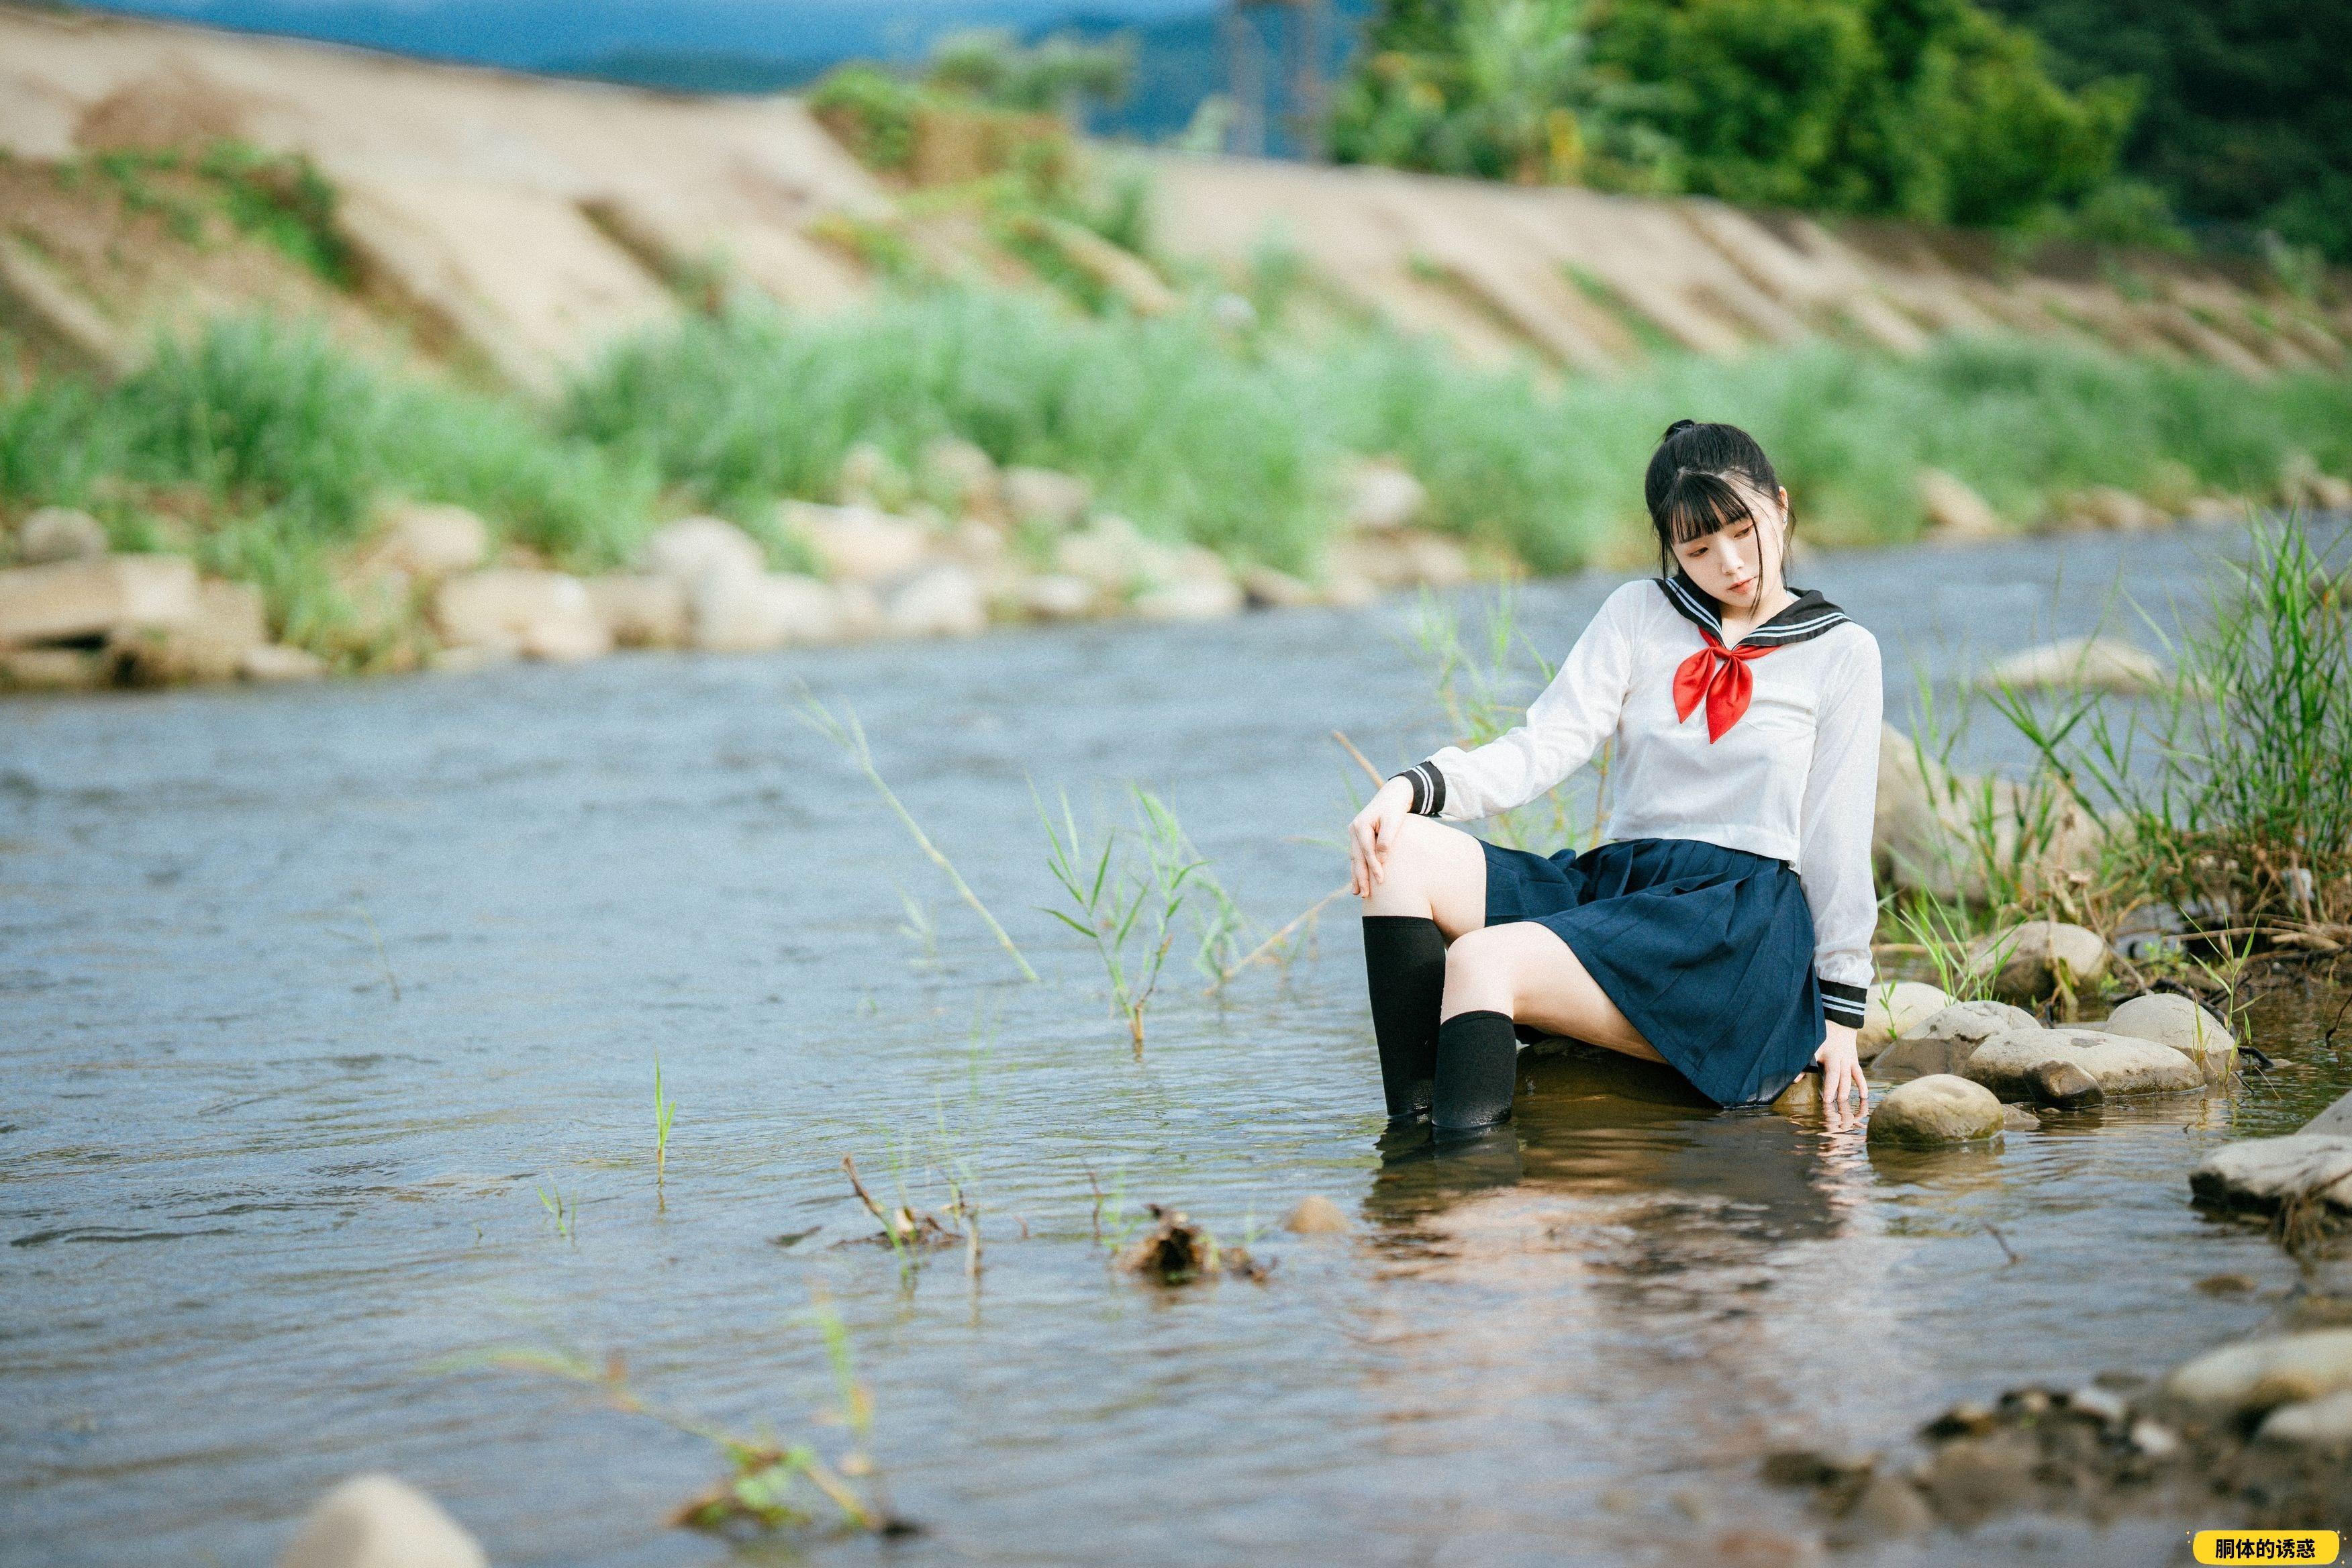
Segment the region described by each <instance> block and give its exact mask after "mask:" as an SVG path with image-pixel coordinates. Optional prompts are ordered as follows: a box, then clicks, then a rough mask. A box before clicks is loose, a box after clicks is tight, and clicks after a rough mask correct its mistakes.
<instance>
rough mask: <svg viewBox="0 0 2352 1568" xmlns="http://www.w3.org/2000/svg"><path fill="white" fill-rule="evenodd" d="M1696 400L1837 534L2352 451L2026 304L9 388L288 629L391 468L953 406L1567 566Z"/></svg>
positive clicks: (1220, 512) (685, 470)
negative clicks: (1838, 332) (583, 368)
mask: <svg viewBox="0 0 2352 1568" xmlns="http://www.w3.org/2000/svg"><path fill="white" fill-rule="evenodd" d="M1685 416H1687V417H1693V418H1715V419H1727V420H1731V421H1734V422H1736V423H1738V424H1741V425H1744V426H1748V428H1749V429H1750V430H1752V431H1753V432H1754V433H1755V434H1756V435H1757V437H1759V439H1760V440H1761V441H1762V442H1763V444H1764V446H1765V448H1766V449H1767V450H1768V451H1769V452H1770V453H1771V454H1772V455H1773V458H1774V459H1775V461H1776V462H1777V464H1778V465H1779V467H1780V472H1781V474H1782V477H1783V478H1784V479H1785V480H1786V481H1787V483H1788V485H1789V488H1790V491H1791V492H1792V494H1793V496H1794V498H1795V503H1796V510H1797V515H1798V518H1799V521H1800V526H1801V529H1802V530H1804V531H1806V532H1807V533H1808V534H1809V535H1810V536H1811V537H1812V538H1814V539H1816V540H1818V541H1822V542H1899V541H1903V540H1906V539H1909V538H1912V537H1914V536H1915V535H1916V533H1917V532H1918V531H1919V530H1920V528H1921V527H1922V526H1923V521H1924V520H1923V518H1922V516H1921V512H1920V507H1919V502H1918V500H1917V497H1916V490H1915V486H1916V475H1917V472H1918V470H1919V469H1920V468H1923V467H1927V466H1934V467H1937V468H1945V469H1947V470H1948V471H1950V472H1952V473H1954V474H1957V475H1958V477H1960V478H1961V479H1965V480H1966V481H1968V482H1969V484H1971V485H1973V486H1975V487H1976V488H1977V489H1979V491H1981V492H1982V493H1983V494H1984V495H1985V497H1986V498H1987V499H1988V500H1990V501H1991V502H1992V504H1993V505H1994V506H1995V507H1996V508H1997V509H1998V510H2000V511H2001V512H2002V513H2003V515H2005V516H2007V517H2009V518H2011V520H2013V521H2020V522H2024V521H2032V520H2034V519H2037V518H2039V517H2041V516H2042V515H2043V514H2045V513H2046V512H2048V511H2050V510H2053V508H2054V507H2055V505H2056V504H2057V502H2058V501H2059V500H2061V499H2062V498H2063V496H2064V495H2065V494H2066V493H2067V492H2070V491H2073V490H2076V489H2082V488H2084V487H2085V486H2089V485H2095V484H2112V485H2116V486H2120V487H2122V488H2124V489H2132V490H2136V491H2138V492H2140V493H2144V494H2152V495H2154V496H2156V497H2157V498H2158V499H2159V500H2165V499H2172V500H2178V499H2180V498H2182V497H2184V496H2185V495H2187V494H2188V493H2190V492H2192V491H2194V490H2196V489H2219V490H2224V491H2228V492H2231V493H2239V494H2245V495H2251V496H2257V497H2261V496H2267V495H2270V494H2273V493H2275V492H2276V490H2277V489H2278V487H2279V484H2280V479H2281V476H2282V473H2283V471H2284V470H2285V469H2287V468H2289V467H2290V466H2292V465H2294V464H2297V463H2300V462H2303V461H2305V459H2309V460H2312V461H2315V462H2316V463H2317V465H2318V466H2319V467H2320V468H2323V469H2326V470H2328V471H2331V472H2335V473H2347V472H2352V376H2345V375H2340V374H2298V375H2282V376H2279V377H2276V378H2273V379H2271V380H2268V381H2264V382H2261V383H2252V382H2248V381H2246V380H2244V379H2242V378H2241V377H2239V376H2237V375H2235V374H2231V373H2229V372H2226V371H2222V370H2220V369H2215V368H2211V367H2204V366H2196V365H2183V364H2177V363H2158V362H2154V361H2147V360H2139V359H2133V358H2129V357H2126V356H2121V355H2116V354H2112V353H2101V352H2098V351H2095V350H2091V349H2086V348H2079V347H2073V346H2068V345H2064V344H2060V343H2053V342H2034V341H2025V340H2014V339H2010V340H1981V341H1959V340H1951V341H1945V342H1939V343H1938V344H1937V345H1936V346H1935V347H1933V348H1931V349H1930V350H1929V351H1928V352H1927V353H1923V354H1920V355H1917V356H1916V357H1912V358H1908V359H1901V358H1895V357H1892V356H1889V355H1885V354H1881V353H1874V352H1871V351H1868V350H1866V349H1863V348H1859V347H1854V346H1847V345H1839V344H1832V343H1819V344H1814V345H1811V346H1807V347H1804V348H1801V349H1797V350H1793V351H1787V352H1778V353H1759V354H1756V355H1754V356H1751V357H1749V358H1747V359H1743V360H1738V361H1731V362H1718V361H1708V360H1701V359H1698V358H1696V357H1694V356H1689V355H1662V356H1659V357H1657V358H1655V359H1654V360H1653V362H1651V363H1648V364H1647V365H1645V366H1643V367H1642V368H1641V369H1639V370H1636V371H1632V372H1628V373H1627V374H1623V375H1621V376H1616V377H1612V378H1609V379H1606V380H1595V379H1582V380H1572V381H1570V382H1568V383H1566V384H1560V385H1553V384H1547V383H1545V382H1543V381H1541V380H1538V378H1537V377H1536V376H1535V375H1534V374H1532V373H1523V372H1514V371H1508V370H1499V371H1498V370H1480V369H1473V368H1469V367H1466V366H1465V365H1463V364H1462V363H1459V362H1458V361H1456V360H1454V358H1452V357H1451V356H1450V355H1448V354H1447V353H1444V352H1443V351H1441V350H1440V349H1438V348H1436V347H1434V346H1433V345H1431V344H1428V343H1425V342H1418V341H1412V340H1407V339H1404V338H1402V337H1399V336H1397V335H1394V334H1391V333H1388V332H1384V331H1376V330H1370V329H1359V328H1347V329H1342V330H1340V331H1337V332H1335V333H1333V334H1330V335H1329V336H1328V337H1327V338H1325V339H1324V340H1323V341H1320V342H1317V343H1314V344H1308V343H1305V342H1300V341H1299V340H1297V338H1295V337H1289V336H1286V335H1283V334H1279V333H1275V332H1264V331H1262V332H1254V333H1247V334H1242V335H1240V336H1239V337H1237V336H1236V334H1234V333H1233V332H1232V331H1228V330H1224V329H1221V328H1219V327H1218V326H1217V325H1216V324H1215V323H1214V322H1213V321H1212V320H1210V319H1209V316H1208V315H1207V313H1206V312H1205V311H1204V310H1179V311H1176V312H1173V313H1171V314H1170V315H1167V316H1162V317H1158V318H1152V319H1148V320H1147V319H1137V318H1132V317H1129V316H1126V315H1124V314H1121V313H1117V312H1114V313H1113V314H1111V315H1109V316H1107V317H1104V318H1099V319H1091V318H1087V317H1085V316H1081V315H1078V314H1076V313H1074V312H1072V311H1071V310H1068V309H1066V308H1065V307H1060V306H1057V305H1056V304H1055V303H1054V302H1053V301H1051V300H1046V299H1044V298H1041V297H1038V296H1034V295H1026V296H1024V295H1016V294H1009V293H1003V292H990V291H984V290H979V289H931V290H928V291H924V292H921V293H918V294H911V295H900V296H893V297H889V298H886V299H884V300H880V301H878V302H877V303H875V304H873V305H870V306H868V307H865V308H863V309H860V310H855V311H852V312H848V313H845V314H841V315H835V316H829V317H825V318H822V319H807V318H799V317H794V316H791V315H787V314H786V313H784V312H782V311H781V310H775V309H772V308H768V307H764V306H757V305H749V304H738V305H735V306H732V307H730V308H727V309H724V310H720V311H719V312H718V313H716V314H714V315H710V316H698V317H691V318H688V319H687V320H684V321H680V322H678V323H677V324H675V325H673V326H671V327H668V328H666V329H664V330H662V331H656V332H653V333H650V334H647V335H646V336H643V337H640V338H638V339H636V340H635V341H633V342H627V343H625V344H623V345H621V346H619V347H618V348H616V349H614V351H613V352H611V353H609V354H607V355H606V356H605V357H604V359H603V360H602V361H601V362H599V363H597V364H596V365H594V366H593V368H591V369H590V370H589V371H587V372H586V373H585V374H583V375H582V376H581V377H580V378H579V379H578V380H577V381H576V383H575V384H573V385H572V387H571V389H570V390H569V391H568V393H567V394H566V395H564V396H563V397H562V399H561V401H560V404H559V405H558V406H556V407H555V408H552V409H547V410H542V409H540V408H538V407H535V406H533V405H530V404H529V403H528V402H526V401H524V400H522V399H520V398H517V397H511V396H504V395H496V394H492V393H487V392H482V391H477V390H472V389H469V388H466V387H462V386H458V385H456V384H450V383H448V382H446V381H443V380H437V379H430V378H427V377H425V376H423V375H421V374H403V373H399V372H395V371H392V370H389V369H385V368H383V367H381V366H379V365H377V364H375V363H373V362H370V361H366V360H363V359H361V358H358V357H355V356H353V355H352V354H350V353H345V352H344V351H342V350H341V349H338V348H337V347H335V346H333V345H332V344H331V342H329V341H328V340H327V339H326V338H325V337H324V336H323V335H322V334H321V333H320V332H318V331H312V330H310V329H305V328H301V327H289V326H284V325H275V324H271V323H268V322H265V321H249V320H248V321H224V322H219V323H216V324H215V325H214V326H212V327H211V328H209V329H208V330H206V331H203V332H202V333H200V334H197V335H196V336H195V337H194V339H193V340H191V341H188V342H165V343H163V345H161V346H160V347H159V349H158V351H157V352H156V353H155V354H154V356H153V357H152V359H151V361H150V362H149V363H147V364H146V365H145V366H143V367H142V369H141V370H139V371H138V372H137V373H135V374H132V375H131V376H130V377H128V378H127V379H125V380H123V381H121V383H119V384H115V385H113V386H111V387H107V388H99V387H94V386H91V385H88V384H81V383H78V382H74V381H71V380H68V379H62V378H51V379H44V380H40V381H37V382H35V383H33V384H31V385H29V386H26V387H22V388H18V389H16V390H14V391H5V390H0V513H5V514H7V515H12V516H13V515H21V513H22V512H24V511H26V510H31V509H32V508H33V507H35V506H38V505H42V504H47V503H51V502H59V503H65V504H74V505H84V506H88V507H89V508H90V509H91V510H94V511H96V512H98V514H99V515H100V518H101V519H102V520H103V521H106V522H107V523H108V525H109V527H110V529H111V530H113V531H114V533H115V536H116V538H117V540H118V542H121V543H122V544H124V545H125V546H126V547H135V548H165V549H184V550H187V551H189V552H193V553H194V554H196V555H197V556H198V557H199V559H200V560H202V561H203V562H204V563H205V565H206V566H207V567H208V568H209V569H212V570H215V571H220V572H225V573H227V574H232V575H236V576H240V577H246V578H250V579H252V580H254V581H257V582H258V583H260V584H262V585H263V587H264V588H265V589H266V590H267V592H268V598H269V604H270V607H271V613H272V616H273V619H274V621H275V623H276V624H277V625H278V626H279V627H280V628H281V630H282V631H283V632H284V633H285V634H286V635H289V636H290V637H295V638H296V639H297V640H301V641H306V642H310V644H311V645H312V646H316V647H321V649H322V651H342V652H345V653H350V652H351V649H350V647H347V646H339V645H337V643H336V637H337V636H338V635H339V634H337V633H336V632H335V631H334V630H333V628H335V627H336V626H339V625H340V624H341V623H342V622H344V621H347V620H348V619H349V618H350V617H349V609H348V606H347V605H343V604H342V603H341V600H340V599H339V597H338V595H337V592H336V590H335V587H334V583H335V570H334V568H335V563H336V552H339V551H341V550H343V549H345V548H347V547H348V546H350V545H351V544H352V543H353V542H356V541H357V540H358V539H359V538H360V536H361V535H362V533H363V532H364V531H365V529H366V528H367V527H368V526H369V523H370V521H371V519H372V518H373V516H374V515H375V513H376V511H377V510H378V508H379V507H380V506H381V505H382V503H383V502H384V501H385V500H390V499H393V498H397V497H403V496H404V497H408V498H411V499H414V500H420V501H454V502H457V503H458V504H461V505H465V506H468V507H471V508H473V509H474V510H477V511H478V512H480V513H481V514H482V515H483V516H484V518H485V519H486V520H487V521H488V522H489V523H490V524H491V526H492V528H493V530H494V531H496V532H497V533H498V534H499V536H500V537H501V538H502V539H504V540H508V541H512V542H519V543H522V544H526V545H529V546H531V547H532V548H534V549H536V550H538V551H540V552H543V553H544V554H545V555H547V556H548V557H549V558H550V559H551V560H552V561H553V562H555V563H557V564H559V565H562V566H565V567H569V568H572V569H576V570H583V571H585V570H596V569H601V568H604V567H608V566H612V565H614V564H618V563H623V562H625V561H626V560H627V559H628V558H629V557H630V555H631V554H632V553H633V552H635V549H636V547H637V546H638V544H639V542H641V541H642V539H643V537H644V535H645V533H646V531H647V530H648V529H649V528H650V527H651V526H652V524H653V521H654V519H655V516H656V510H657V508H658V509H662V510H667V509H676V508H686V507H694V508H700V509H710V510H720V511H722V512H725V513H726V514H728V515H730V516H733V517H735V518H736V519H737V520H738V521H741V522H743V523H744V524H745V525H746V526H747V527H749V528H751V530H752V531H753V532H754V533H755V534H757V535H759V536H761V537H762V538H767V539H769V540H770V541H771V542H772V543H775V544H777V545H778V547H779V548H781V541H780V540H779V538H778V535H777V531H776V529H775V526H774V521H773V513H774V502H775V501H776V500H777V499H778V498H780V497H788V496H796V497H803V498H811V499H829V498H831V497H832V495H833V494H834V492H835V481H836V479H837V476H838V474H839V471H840V467H841V463H842V459H843V458H844V457H845V455H846V454H847V453H848V451H849V450H850V448H851V447H853V446H855V445H856V444H857V443H859V442H861V441H871V442H874V443H876V444H877V445H878V446H880V447H882V448H883V449H884V450H885V451H886V452H887V454H888V455H889V456H890V457H891V458H893V459H894V460H895V461H896V462H897V463H898V465H900V466H901V467H902V468H910V469H911V468H913V467H914V466H915V460H916V458H917V456H918V454H919V451H920V450H921V447H923V445H924V443H926V442H927V441H929V440H930V439H931V438H933V437H940V436H957V437H964V438H966V439H969V440H971V441H973V442H975V443H977V444H978V445H979V446H980V447H982V448H983V449H984V450H986V451H987V452H988V453H989V455H990V456H991V457H992V458H995V459H996V460H997V461H998V462H1000V463H1029V464H1037V465H1042V466H1045V467H1050V468H1065V469H1068V470H1070V471H1073V472H1076V473H1078V474H1082V475H1084V476H1086V477H1087V479H1090V480H1091V481H1092V482H1093V484H1094V488H1095V491H1096V494H1097V497H1099V498H1100V502H1101V504H1102V505H1103V506H1104V507H1106V508H1107V509H1108V510H1114V511H1117V512H1120V513H1123V514H1124V515H1126V516H1128V517H1129V518H1131V519H1133V520H1134V521H1136V522H1137V523H1138V524H1139V526H1140V527H1141V528H1142V529H1143V530H1144V531H1146V532H1148V533H1150V534H1153V535H1155V536H1157V537H1160V538H1161V539H1168V540H1184V541H1192V542H1200V543H1202V544H1206V545H1208V546H1210V547H1212V548H1214V549H1216V550H1218V551H1221V552H1223V553H1225V554H1226V555H1228V556H1229V557H1232V558H1234V559H1237V560H1249V559H1255V560H1259V561H1263V562H1265V563H1268V564H1271V565H1275V566H1279V567H1282V568H1285V569H1286V570H1291V571H1297V572H1305V573H1310V574H1311V573H1313V572H1314V571H1315V570H1316V569H1317V565H1318V560H1319V558H1320V556H1321V553H1322V550H1323V547H1324V545H1325V543H1326V542H1327V541H1328V539H1329V538H1330V537H1331V534H1332V531H1333V529H1334V527H1335V526H1336V522H1337V518H1338V512H1339V506H1340V502H1341V500H1342V496H1343V492H1344V489H1345V486H1344V476H1345V472H1346V468H1347V465H1348V464H1349V462H1350V461H1352V460H1353V458H1355V457H1356V456H1357V455H1367V456H1369V455H1390V456H1393V457H1395V458H1400V459H1402V461H1403V462H1404V463H1405V464H1406V465H1407V466H1409V467H1410V468H1412V470H1413V472H1414V473H1415V474H1417V475H1418V476H1419V477H1420V478H1421V479H1422V480H1423V483H1424V484H1425V485H1426V486H1427V487H1428V490H1429V495H1430V510H1429V521H1430V522H1431V524H1432V525H1433V526H1434V527H1437V528H1440V529H1443V530H1445V531H1449V532H1452V533H1454V534H1456V535H1459V536H1461V537H1463V538H1465V539H1467V540H1472V541H1475V542H1481V543H1484V544H1486V545H1489V546H1492V547H1494V548H1496V549H1497V550H1500V551H1505V552H1509V553H1510V554H1512V555H1515V556H1516V557H1517V559H1519V560H1521V561H1523V562H1525V563H1527V564H1528V566H1529V567H1531V568H1533V569H1534V570H1536V571H1538V572H1555V571H1563V570H1569V569H1573V568H1575V567H1577V566H1580V565H1583V564H1586V563H1591V562H1594V561H1634V560H1639V559H1641V558H1642V557H1643V555H1644V553H1645V548H1644V546H1645V534H1646V522H1645V520H1644V518H1643V512H1642V509H1641V502H1640V479H1641V473H1642V469H1643V464H1644V463H1645V462H1646V460H1647V458H1648V456H1649V454H1650V451H1651V449H1652V447H1654V444H1655V442H1656V439H1657V437H1658V435H1659V433H1660V432H1661V431H1663V430H1664V427H1665V426H1666V425H1667V424H1668V423H1669V422H1670V421H1672V420H1674V419H1676V418H1680V417H1685ZM346 642H348V637H346ZM354 657H362V658H363V657H364V650H362V652H361V653H360V654H359V655H356V656H354Z"/></svg>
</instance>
